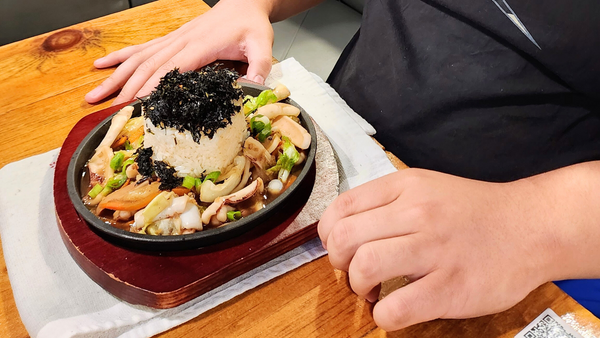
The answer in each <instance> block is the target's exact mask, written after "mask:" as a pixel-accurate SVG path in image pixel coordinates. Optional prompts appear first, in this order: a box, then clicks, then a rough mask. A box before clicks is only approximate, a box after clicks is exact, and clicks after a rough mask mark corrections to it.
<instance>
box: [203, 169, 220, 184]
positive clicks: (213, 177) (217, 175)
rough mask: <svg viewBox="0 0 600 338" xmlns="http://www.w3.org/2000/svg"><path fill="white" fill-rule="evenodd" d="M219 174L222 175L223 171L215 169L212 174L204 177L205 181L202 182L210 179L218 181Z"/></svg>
mask: <svg viewBox="0 0 600 338" xmlns="http://www.w3.org/2000/svg"><path fill="white" fill-rule="evenodd" d="M219 176H221V172H220V171H213V172H211V173H210V174H208V175H206V177H205V178H204V181H202V182H206V181H207V180H208V181H213V183H214V182H216V180H217V178H219Z"/></svg>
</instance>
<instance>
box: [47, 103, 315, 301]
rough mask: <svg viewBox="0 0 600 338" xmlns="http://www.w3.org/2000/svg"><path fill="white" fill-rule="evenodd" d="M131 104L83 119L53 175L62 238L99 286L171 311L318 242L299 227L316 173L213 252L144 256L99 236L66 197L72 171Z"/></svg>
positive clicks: (307, 229)
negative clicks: (97, 134) (277, 208)
mask: <svg viewBox="0 0 600 338" xmlns="http://www.w3.org/2000/svg"><path fill="white" fill-rule="evenodd" d="M125 105H126V104H122V105H119V106H115V107H111V108H107V109H104V110H101V111H99V112H96V113H93V114H91V115H88V116H85V117H84V118H83V119H81V120H80V121H79V122H78V123H77V124H76V125H75V127H74V128H73V129H72V130H71V132H70V133H69V136H68V137H67V139H66V140H65V142H64V144H63V146H62V149H61V151H60V154H59V157H58V160H57V163H56V171H55V174H54V201H55V204H56V215H57V219H58V224H59V230H60V233H61V236H62V239H63V241H64V243H65V245H66V247H67V249H68V251H69V253H70V254H71V256H72V257H73V259H75V261H76V262H77V264H78V265H79V266H80V267H81V268H82V269H83V270H84V271H85V272H86V273H87V274H88V276H90V278H92V280H94V281H95V282H96V283H98V284H99V285H100V286H102V287H103V288H104V289H105V290H107V291H108V292H110V293H112V294H113V295H115V296H116V297H118V298H121V299H123V300H125V301H127V302H129V303H132V304H141V305H146V306H150V307H154V308H172V307H175V306H177V305H180V304H182V303H185V302H186V301H189V300H191V299H193V298H195V297H197V296H199V295H201V294H203V293H205V292H207V291H209V290H212V289H214V288H216V287H218V286H220V285H222V284H224V283H226V282H228V281H230V280H232V279H233V278H235V277H238V276H240V275H242V274H244V273H246V272H248V271H250V270H252V269H254V268H256V267H258V266H260V265H262V264H264V263H266V262H268V261H269V260H271V259H273V258H275V257H277V256H279V255H281V254H283V253H285V252H287V251H290V250H292V249H293V248H295V247H297V246H299V245H301V244H303V243H305V242H307V241H308V240H310V239H313V238H315V237H316V235H317V232H316V224H311V225H308V226H304V227H301V226H298V225H296V224H295V223H292V220H293V219H294V218H295V217H296V215H298V213H299V212H300V210H301V209H302V207H303V206H304V204H305V203H306V201H307V200H308V197H309V195H310V192H311V190H312V185H313V184H312V182H314V177H315V168H314V166H313V168H312V170H311V172H310V174H309V177H307V182H310V183H309V184H305V185H302V186H301V188H300V190H299V191H298V193H295V196H294V201H293V203H288V204H287V205H286V206H284V210H282V212H280V213H278V215H279V216H275V217H273V218H271V219H269V220H268V221H267V222H265V223H263V224H261V225H259V226H257V227H256V228H254V229H252V230H250V231H249V232H247V233H245V234H243V235H241V236H239V237H236V238H234V239H231V240H228V241H225V242H221V243H219V244H215V245H212V246H209V247H204V248H200V249H196V250H187V251H178V252H144V251H136V250H131V249H127V248H125V247H120V246H118V245H116V244H113V243H111V242H110V241H108V240H106V239H104V238H102V237H100V236H99V235H98V234H97V233H95V232H94V231H92V229H91V228H90V227H89V226H88V224H87V223H86V222H85V221H84V220H83V219H82V218H80V216H79V214H78V213H77V212H76V211H75V208H74V207H73V205H72V204H71V201H70V199H69V195H68V192H67V185H66V177H67V168H68V166H69V162H70V160H71V156H72V155H73V153H74V152H75V149H76V148H77V146H78V145H79V143H80V142H81V140H83V138H84V137H85V136H86V135H87V134H88V133H89V132H90V131H91V130H92V129H93V128H94V127H95V126H96V125H97V124H98V123H100V122H101V121H102V120H103V119H105V118H106V117H108V116H109V115H111V114H112V113H114V112H116V111H117V110H118V109H120V108H121V107H123V106H125Z"/></svg>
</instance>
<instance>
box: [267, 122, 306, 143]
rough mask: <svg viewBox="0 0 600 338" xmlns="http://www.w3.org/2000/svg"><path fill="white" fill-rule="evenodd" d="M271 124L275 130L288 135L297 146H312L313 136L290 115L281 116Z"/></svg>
mask: <svg viewBox="0 0 600 338" xmlns="http://www.w3.org/2000/svg"><path fill="white" fill-rule="evenodd" d="M271 125H272V127H273V129H274V130H275V129H276V130H278V131H279V132H281V135H283V136H286V137H288V138H289V139H290V141H292V143H293V144H294V145H295V146H296V147H298V148H300V149H308V147H310V142H311V137H310V134H309V133H308V131H306V129H304V127H302V126H301V125H300V124H298V123H296V122H294V120H292V119H290V118H289V117H287V116H280V117H278V118H277V119H276V120H275V121H273V123H272V124H271Z"/></svg>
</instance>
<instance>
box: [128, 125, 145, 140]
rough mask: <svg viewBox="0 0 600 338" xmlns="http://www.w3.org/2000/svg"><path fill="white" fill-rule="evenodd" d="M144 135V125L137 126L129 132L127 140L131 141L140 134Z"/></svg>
mask: <svg viewBox="0 0 600 338" xmlns="http://www.w3.org/2000/svg"><path fill="white" fill-rule="evenodd" d="M142 135H144V126H143V125H142V126H140V127H139V128H137V129H135V130H132V131H131V133H129V136H128V138H129V142H130V143H133V142H134V141H136V140H137V139H138V138H140V136H142Z"/></svg>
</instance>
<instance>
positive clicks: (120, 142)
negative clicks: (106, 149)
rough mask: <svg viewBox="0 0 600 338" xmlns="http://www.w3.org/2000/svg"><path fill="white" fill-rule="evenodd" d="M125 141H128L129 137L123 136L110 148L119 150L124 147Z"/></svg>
mask: <svg viewBox="0 0 600 338" xmlns="http://www.w3.org/2000/svg"><path fill="white" fill-rule="evenodd" d="M125 141H127V136H121V137H119V138H118V139H116V140H115V142H113V144H112V145H111V146H110V147H111V148H113V149H117V148H119V147H120V146H122V145H124V144H125Z"/></svg>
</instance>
